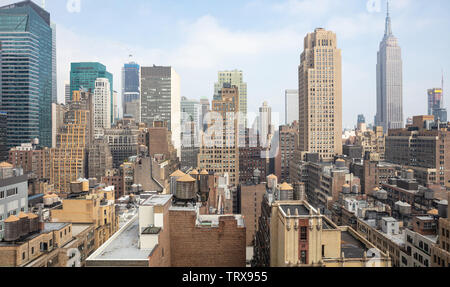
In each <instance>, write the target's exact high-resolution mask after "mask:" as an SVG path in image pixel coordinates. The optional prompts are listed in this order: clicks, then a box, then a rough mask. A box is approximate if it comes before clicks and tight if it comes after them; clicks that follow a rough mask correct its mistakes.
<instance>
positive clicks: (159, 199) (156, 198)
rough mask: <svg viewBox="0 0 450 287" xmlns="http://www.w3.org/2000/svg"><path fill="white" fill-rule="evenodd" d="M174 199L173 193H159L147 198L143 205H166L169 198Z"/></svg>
mask: <svg viewBox="0 0 450 287" xmlns="http://www.w3.org/2000/svg"><path fill="white" fill-rule="evenodd" d="M171 199H172V195H171V194H158V195H152V196H150V197H149V198H147V199H146V200H145V201H144V202H143V203H142V204H141V205H150V206H155V205H159V206H162V205H165V204H166V203H167V202H168V201H169V200H171Z"/></svg>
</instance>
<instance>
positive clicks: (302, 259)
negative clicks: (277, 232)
mask: <svg viewBox="0 0 450 287" xmlns="http://www.w3.org/2000/svg"><path fill="white" fill-rule="evenodd" d="M300 262H301V263H302V264H306V263H307V262H306V251H305V250H302V251H301V253H300Z"/></svg>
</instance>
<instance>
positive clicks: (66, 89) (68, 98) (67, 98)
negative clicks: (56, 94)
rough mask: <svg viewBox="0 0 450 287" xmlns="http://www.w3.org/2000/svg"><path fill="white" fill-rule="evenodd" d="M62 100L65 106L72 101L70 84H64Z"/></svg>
mask: <svg viewBox="0 0 450 287" xmlns="http://www.w3.org/2000/svg"><path fill="white" fill-rule="evenodd" d="M64 100H65V102H64V103H65V104H66V105H68V104H69V103H70V101H71V100H72V94H71V93H70V82H65V83H64Z"/></svg>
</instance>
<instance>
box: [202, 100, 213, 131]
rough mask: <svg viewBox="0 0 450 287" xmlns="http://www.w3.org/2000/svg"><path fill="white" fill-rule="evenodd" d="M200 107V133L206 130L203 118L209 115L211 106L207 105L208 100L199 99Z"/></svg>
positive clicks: (206, 126)
mask: <svg viewBox="0 0 450 287" xmlns="http://www.w3.org/2000/svg"><path fill="white" fill-rule="evenodd" d="M200 106H201V117H200V123H201V125H202V131H206V129H207V128H208V125H207V124H206V123H205V117H206V115H207V114H208V113H209V111H210V109H211V106H210V104H209V99H208V98H201V99H200Z"/></svg>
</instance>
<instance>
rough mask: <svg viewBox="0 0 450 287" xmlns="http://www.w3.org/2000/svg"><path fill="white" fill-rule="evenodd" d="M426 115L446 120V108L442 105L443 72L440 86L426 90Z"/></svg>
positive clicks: (442, 120)
mask: <svg viewBox="0 0 450 287" xmlns="http://www.w3.org/2000/svg"><path fill="white" fill-rule="evenodd" d="M428 115H430V116H434V118H435V119H436V120H437V119H439V120H440V121H441V122H447V109H446V108H445V107H444V73H442V86H441V88H437V89H430V90H428Z"/></svg>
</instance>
